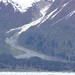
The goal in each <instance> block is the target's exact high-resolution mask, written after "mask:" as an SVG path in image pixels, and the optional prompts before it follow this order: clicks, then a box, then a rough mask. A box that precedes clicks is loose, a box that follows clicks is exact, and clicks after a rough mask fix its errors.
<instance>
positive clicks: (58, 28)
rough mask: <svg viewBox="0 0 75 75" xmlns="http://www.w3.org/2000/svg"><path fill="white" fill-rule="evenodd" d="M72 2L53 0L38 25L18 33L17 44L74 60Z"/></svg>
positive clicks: (74, 9)
mask: <svg viewBox="0 0 75 75" xmlns="http://www.w3.org/2000/svg"><path fill="white" fill-rule="evenodd" d="M74 3H75V1H74V0H66V1H65V0H61V1H60V0H55V2H54V3H53V4H52V6H51V7H50V9H49V10H48V13H47V14H46V16H47V17H44V19H43V21H42V22H41V24H40V25H39V27H37V26H34V27H31V28H30V29H29V30H27V31H26V32H24V33H22V34H21V35H20V37H19V39H18V41H19V45H21V46H23V47H26V48H29V49H33V50H35V51H38V52H42V53H45V54H47V55H49V56H57V57H61V58H65V59H68V60H75V50H74V49H75V38H74V36H75V21H74V19H75V5H74ZM54 10H55V11H54ZM53 11H54V12H53Z"/></svg>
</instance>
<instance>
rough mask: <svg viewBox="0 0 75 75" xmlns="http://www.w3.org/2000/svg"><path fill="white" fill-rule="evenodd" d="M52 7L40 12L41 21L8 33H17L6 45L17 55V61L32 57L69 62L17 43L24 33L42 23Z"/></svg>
mask: <svg viewBox="0 0 75 75" xmlns="http://www.w3.org/2000/svg"><path fill="white" fill-rule="evenodd" d="M50 6H51V4H49V5H47V6H45V7H44V8H43V9H42V10H40V12H41V13H42V17H40V18H39V19H37V20H34V21H33V22H31V23H29V24H25V25H23V26H21V27H18V28H13V29H10V30H9V31H7V32H6V33H7V34H10V32H13V31H15V33H14V34H13V35H12V36H10V37H7V38H6V40H5V41H6V43H7V44H9V45H10V46H11V51H13V53H15V55H13V56H14V57H15V58H17V59H20V58H27V59H28V58H31V57H39V58H42V59H44V60H49V61H61V62H67V60H64V59H61V58H58V57H52V56H47V55H45V54H41V53H38V52H36V51H33V50H29V49H26V48H24V47H21V46H19V45H18V42H17V40H18V37H19V35H20V34H21V33H22V32H25V31H26V30H28V29H29V28H30V27H32V26H35V25H39V24H40V23H41V22H42V20H43V18H45V14H46V11H47V10H48V9H49V7H50Z"/></svg>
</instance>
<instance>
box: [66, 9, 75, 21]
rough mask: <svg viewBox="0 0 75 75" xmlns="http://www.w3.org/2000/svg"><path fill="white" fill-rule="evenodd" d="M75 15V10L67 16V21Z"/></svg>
mask: <svg viewBox="0 0 75 75" xmlns="http://www.w3.org/2000/svg"><path fill="white" fill-rule="evenodd" d="M74 13H75V10H73V11H72V12H70V13H69V14H68V15H67V16H66V18H65V19H66V20H67V19H69V18H70V17H71V16H72V15H73V14H74Z"/></svg>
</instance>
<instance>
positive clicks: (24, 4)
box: [0, 0, 54, 13]
mask: <svg viewBox="0 0 75 75" xmlns="http://www.w3.org/2000/svg"><path fill="white" fill-rule="evenodd" d="M40 1H44V0H27V1H26V0H0V2H3V3H4V4H5V5H8V4H9V3H10V4H12V6H13V8H14V9H15V11H20V12H22V13H23V12H26V11H27V9H28V8H29V7H31V6H33V4H35V3H38V2H40ZM46 1H51V2H54V0H46Z"/></svg>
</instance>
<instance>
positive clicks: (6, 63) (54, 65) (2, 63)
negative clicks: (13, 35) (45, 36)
mask: <svg viewBox="0 0 75 75" xmlns="http://www.w3.org/2000/svg"><path fill="white" fill-rule="evenodd" d="M29 68H30V71H34V70H35V69H36V71H69V72H73V71H75V63H64V62H57V61H45V60H42V59H40V58H37V57H33V58H30V59H15V58H14V57H12V56H11V55H6V54H2V55H0V71H28V69H29Z"/></svg>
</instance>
